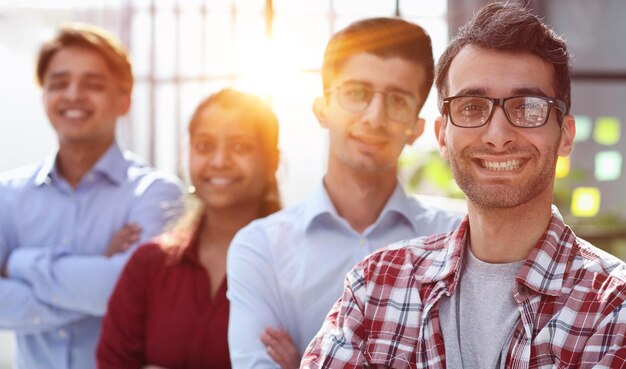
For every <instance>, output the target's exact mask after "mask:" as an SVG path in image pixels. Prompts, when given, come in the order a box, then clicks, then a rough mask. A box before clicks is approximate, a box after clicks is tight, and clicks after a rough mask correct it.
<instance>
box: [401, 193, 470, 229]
mask: <svg viewBox="0 0 626 369" xmlns="http://www.w3.org/2000/svg"><path fill="white" fill-rule="evenodd" d="M407 198H408V203H409V206H410V209H411V216H412V217H413V220H414V221H415V223H416V224H417V227H418V228H419V229H420V232H421V230H424V231H425V232H424V235H429V234H435V233H440V232H447V231H449V230H453V229H454V228H456V227H457V226H458V225H459V224H460V223H461V221H462V220H463V218H464V217H465V214H466V213H467V209H466V204H465V202H464V201H462V200H455V199H448V198H440V197H435V196H422V195H419V196H416V195H407Z"/></svg>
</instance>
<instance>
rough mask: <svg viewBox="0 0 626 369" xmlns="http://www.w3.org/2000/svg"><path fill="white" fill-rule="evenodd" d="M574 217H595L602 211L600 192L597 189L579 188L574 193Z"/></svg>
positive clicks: (572, 208)
mask: <svg viewBox="0 0 626 369" xmlns="http://www.w3.org/2000/svg"><path fill="white" fill-rule="evenodd" d="M571 210H572V215H574V216H576V217H593V216H596V215H598V212H599V211H600V190H599V189H598V188H596V187H578V188H575V189H574V191H573V192H572V207H571Z"/></svg>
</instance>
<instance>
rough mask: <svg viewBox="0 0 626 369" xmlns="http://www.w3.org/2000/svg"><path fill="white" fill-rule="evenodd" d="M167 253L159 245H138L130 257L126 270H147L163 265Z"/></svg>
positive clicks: (153, 243) (154, 243)
mask: <svg viewBox="0 0 626 369" xmlns="http://www.w3.org/2000/svg"><path fill="white" fill-rule="evenodd" d="M166 258H167V252H166V251H165V250H164V249H163V246H162V245H161V244H159V243H156V242H152V243H147V244H143V245H140V246H139V247H137V249H136V250H135V251H134V252H133V254H132V255H131V257H130V259H129V261H128V264H127V266H126V268H127V269H128V268H141V269H145V268H149V269H154V267H155V266H160V265H162V264H165V260H166Z"/></svg>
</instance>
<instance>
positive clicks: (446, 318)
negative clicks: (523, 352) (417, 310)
mask: <svg viewBox="0 0 626 369" xmlns="http://www.w3.org/2000/svg"><path fill="white" fill-rule="evenodd" d="M466 251H467V252H466V253H465V254H466V255H465V258H464V265H463V269H462V271H461V278H460V281H459V285H458V286H457V288H456V290H455V293H453V294H452V296H450V297H447V296H444V297H443V298H442V299H441V300H440V303H439V304H440V305H439V311H440V318H441V330H442V334H443V339H444V342H445V350H446V364H447V365H446V366H447V367H448V368H466V369H479V368H490V369H493V368H496V367H499V366H500V361H499V359H500V354H501V352H502V350H503V348H504V345H505V344H506V343H507V342H509V340H510V335H511V333H512V332H513V328H514V326H515V323H516V322H517V320H518V319H519V318H520V312H519V310H518V307H517V303H516V302H515V300H514V299H513V290H514V288H515V286H516V282H515V277H516V276H517V273H518V272H519V269H520V267H521V266H522V265H523V264H524V260H522V261H518V262H514V263H509V264H490V263H485V262H484V261H481V260H479V259H478V258H476V257H475V256H474V255H473V254H472V252H471V251H470V249H469V247H468V248H467V250H466ZM503 360H504V358H503Z"/></svg>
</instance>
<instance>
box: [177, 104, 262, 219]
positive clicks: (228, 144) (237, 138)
mask: <svg viewBox="0 0 626 369" xmlns="http://www.w3.org/2000/svg"><path fill="white" fill-rule="evenodd" d="M258 137H259V135H258V134H257V132H256V127H255V126H254V125H253V124H252V123H251V122H246V121H244V120H243V119H242V117H241V114H239V113H237V112H236V111H232V110H227V109H223V108H222V107H220V106H219V105H210V106H208V107H207V108H205V109H204V111H203V112H202V113H201V114H200V115H199V117H198V124H197V126H196V127H195V128H194V130H193V131H192V132H191V151H190V155H189V167H190V172H191V181H192V183H193V185H194V186H195V188H196V195H197V196H198V197H199V198H200V200H202V202H203V203H204V204H205V206H206V207H208V208H215V209H218V208H219V209H224V208H234V207H237V206H242V205H245V204H252V206H259V207H260V204H261V202H262V199H263V196H264V195H265V193H266V191H267V186H268V183H269V179H270V178H271V176H272V175H273V172H272V170H270V165H269V164H268V163H267V162H266V160H265V159H264V158H265V155H264V154H263V148H262V147H261V142H260V140H259V138H258Z"/></svg>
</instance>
